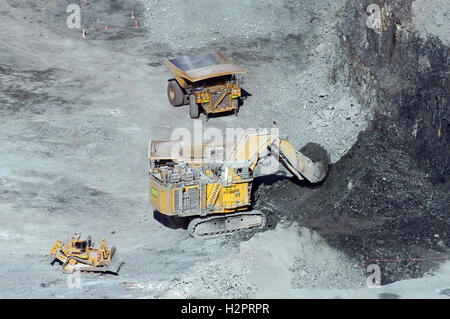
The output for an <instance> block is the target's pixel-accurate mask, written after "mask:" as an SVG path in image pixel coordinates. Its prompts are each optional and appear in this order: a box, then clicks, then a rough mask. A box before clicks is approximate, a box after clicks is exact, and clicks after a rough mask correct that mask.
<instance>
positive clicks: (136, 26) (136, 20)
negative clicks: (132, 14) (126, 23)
mask: <svg viewBox="0 0 450 319" xmlns="http://www.w3.org/2000/svg"><path fill="white" fill-rule="evenodd" d="M135 21H136V29H137V28H138V23H137V20H135Z"/></svg>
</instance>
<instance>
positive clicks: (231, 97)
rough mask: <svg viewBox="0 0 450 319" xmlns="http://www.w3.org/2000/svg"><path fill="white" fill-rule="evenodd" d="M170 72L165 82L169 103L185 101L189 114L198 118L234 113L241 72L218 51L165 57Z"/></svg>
mask: <svg viewBox="0 0 450 319" xmlns="http://www.w3.org/2000/svg"><path fill="white" fill-rule="evenodd" d="M165 64H166V66H167V68H168V69H169V71H170V72H171V73H172V75H173V77H174V78H173V79H170V80H169V83H168V85H167V96H168V98H169V102H170V103H171V104H172V105H173V106H180V105H184V104H189V115H190V117H191V118H198V117H199V115H200V112H201V111H203V112H204V113H205V115H206V119H207V120H208V118H209V114H215V113H222V112H229V111H233V112H234V113H235V114H236V115H237V112H238V109H239V98H240V97H241V88H240V85H241V84H242V83H241V82H242V81H241V80H239V79H237V77H236V75H237V74H243V73H245V71H244V70H243V69H242V68H241V67H239V66H238V65H236V64H234V63H233V61H231V60H230V59H229V58H227V57H226V56H224V55H223V54H222V53H220V52H213V53H207V54H202V55H191V56H182V57H179V58H176V59H171V60H166V61H165Z"/></svg>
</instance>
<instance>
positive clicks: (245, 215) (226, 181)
mask: <svg viewBox="0 0 450 319" xmlns="http://www.w3.org/2000/svg"><path fill="white" fill-rule="evenodd" d="M269 153H270V154H272V155H275V157H276V158H277V159H278V160H279V162H280V163H281V164H283V165H284V166H285V167H286V168H287V169H288V170H289V171H290V172H291V173H292V174H293V175H295V176H296V177H297V178H298V179H300V180H304V179H306V180H308V181H309V182H311V183H318V182H320V181H322V180H323V179H324V178H325V176H326V174H327V171H328V159H323V160H321V161H317V162H315V163H314V162H313V161H312V160H311V159H310V158H308V157H307V156H305V155H304V154H302V153H300V152H298V151H296V150H295V149H294V147H293V146H292V144H291V143H289V142H288V141H287V140H285V139H283V138H281V137H279V136H277V135H275V134H268V133H267V132H266V131H263V130H261V129H249V130H246V131H244V133H243V134H242V135H241V136H240V137H239V138H238V139H237V140H236V142H235V143H233V144H214V143H202V144H199V145H196V144H183V143H182V142H180V141H151V142H150V145H149V154H148V158H149V161H150V174H149V175H150V183H149V198H150V201H151V203H152V205H153V207H154V209H155V211H156V212H157V213H159V214H162V215H165V216H169V217H191V219H192V216H196V217H197V218H194V219H192V220H191V221H190V223H189V226H188V230H189V231H190V232H191V235H193V236H194V237H200V236H208V235H215V234H220V233H228V232H232V231H236V230H241V229H251V228H255V227H256V228H262V227H264V225H265V220H266V218H265V216H264V214H262V213H261V212H259V211H254V210H253V211H249V208H250V206H251V202H250V198H251V189H252V182H253V171H254V169H255V167H256V165H257V164H258V162H259V161H260V159H261V158H262V157H263V156H266V155H267V154H269Z"/></svg>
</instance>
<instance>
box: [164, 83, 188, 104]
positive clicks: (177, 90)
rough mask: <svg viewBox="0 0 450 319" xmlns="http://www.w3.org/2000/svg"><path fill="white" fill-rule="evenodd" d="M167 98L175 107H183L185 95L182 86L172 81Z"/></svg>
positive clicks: (168, 87) (168, 86)
mask: <svg viewBox="0 0 450 319" xmlns="http://www.w3.org/2000/svg"><path fill="white" fill-rule="evenodd" d="M167 97H168V98H169V102H170V104H172V105H173V106H180V105H183V102H184V93H183V90H182V89H181V87H180V85H179V84H178V83H177V81H175V80H170V81H169V84H168V85H167Z"/></svg>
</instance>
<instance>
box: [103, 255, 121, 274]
mask: <svg viewBox="0 0 450 319" xmlns="http://www.w3.org/2000/svg"><path fill="white" fill-rule="evenodd" d="M123 264H124V261H123V260H122V258H120V255H119V254H118V253H117V251H116V252H115V253H114V255H113V256H112V257H111V260H110V262H109V263H108V265H107V266H106V268H105V269H104V270H103V271H107V272H112V273H115V274H118V273H119V270H120V267H122V265H123Z"/></svg>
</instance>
